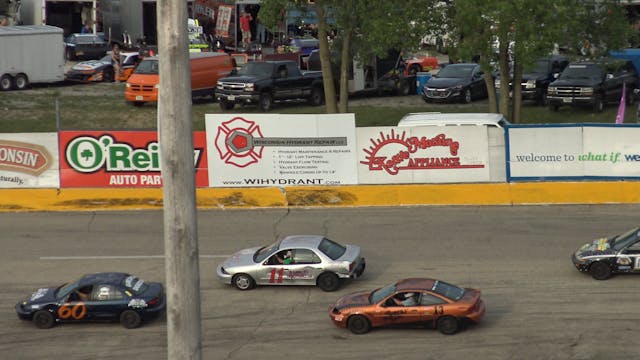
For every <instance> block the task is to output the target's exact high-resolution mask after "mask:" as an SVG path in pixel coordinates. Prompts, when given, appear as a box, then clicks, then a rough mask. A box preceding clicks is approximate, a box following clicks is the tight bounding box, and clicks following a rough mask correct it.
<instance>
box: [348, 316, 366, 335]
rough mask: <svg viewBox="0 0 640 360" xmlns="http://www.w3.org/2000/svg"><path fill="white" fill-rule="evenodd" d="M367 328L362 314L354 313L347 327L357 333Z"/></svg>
mask: <svg viewBox="0 0 640 360" xmlns="http://www.w3.org/2000/svg"><path fill="white" fill-rule="evenodd" d="M368 328H369V326H368V324H367V320H366V319H365V318H363V317H362V316H359V315H356V316H354V317H353V318H351V319H350V321H349V329H350V330H351V331H353V332H354V333H357V334H362V333H364V332H366V331H367V329H368Z"/></svg>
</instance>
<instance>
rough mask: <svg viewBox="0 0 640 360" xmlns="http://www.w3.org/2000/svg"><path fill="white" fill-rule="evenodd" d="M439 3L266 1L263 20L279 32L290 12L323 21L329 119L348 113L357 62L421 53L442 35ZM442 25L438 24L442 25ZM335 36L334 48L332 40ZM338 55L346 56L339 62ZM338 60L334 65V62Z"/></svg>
mask: <svg viewBox="0 0 640 360" xmlns="http://www.w3.org/2000/svg"><path fill="white" fill-rule="evenodd" d="M436 3H439V2H438V1H436V0H405V1H402V2H394V1H388V0H316V1H315V4H314V6H313V7H309V6H308V1H302V0H263V1H262V2H261V3H260V4H261V7H260V13H259V14H258V17H259V18H260V20H261V21H262V22H263V23H264V24H266V25H267V26H268V27H270V28H272V29H273V28H275V27H276V26H277V24H278V22H279V21H281V19H282V17H283V14H285V12H286V11H287V10H288V9H292V8H296V9H298V10H307V11H313V12H315V13H316V14H317V16H318V37H319V40H320V61H321V64H322V73H323V79H324V91H325V99H326V106H327V113H334V112H347V111H348V74H349V71H348V70H349V66H350V65H351V62H352V60H353V59H356V60H358V61H359V62H360V63H365V62H367V61H368V60H369V59H371V57H372V56H386V55H387V53H388V50H389V49H392V48H393V49H398V50H401V49H408V50H412V49H415V48H417V47H418V45H419V41H420V39H421V38H422V36H424V34H426V33H427V32H431V33H437V32H438V28H440V27H441V26H442V24H441V23H439V22H437V21H440V20H441V19H442V16H440V15H438V14H440V10H445V9H446V7H436V6H435V4H436ZM436 20H437V21H436ZM329 29H331V30H333V31H335V34H336V37H335V38H334V39H333V42H332V43H333V45H332V46H331V45H330V44H329V41H328V40H327V37H326V35H327V33H328V31H329ZM333 54H340V56H336V55H333ZM332 60H333V61H332ZM332 64H335V65H337V66H339V69H340V70H339V82H338V83H339V88H340V90H339V99H340V104H339V108H338V104H337V101H336V96H335V87H334V74H333V67H332Z"/></svg>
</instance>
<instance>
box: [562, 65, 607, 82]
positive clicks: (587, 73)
mask: <svg viewBox="0 0 640 360" xmlns="http://www.w3.org/2000/svg"><path fill="white" fill-rule="evenodd" d="M602 76H603V74H602V70H601V69H600V68H599V67H597V66H595V65H569V66H568V67H567V68H566V69H564V71H563V72H562V75H560V79H563V80H579V79H582V80H586V79H601V78H602Z"/></svg>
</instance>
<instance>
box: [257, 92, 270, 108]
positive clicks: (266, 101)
mask: <svg viewBox="0 0 640 360" xmlns="http://www.w3.org/2000/svg"><path fill="white" fill-rule="evenodd" d="M258 107H259V108H260V110H261V111H263V112H269V111H270V110H271V109H273V96H271V94H270V93H268V92H263V93H262V94H260V100H258Z"/></svg>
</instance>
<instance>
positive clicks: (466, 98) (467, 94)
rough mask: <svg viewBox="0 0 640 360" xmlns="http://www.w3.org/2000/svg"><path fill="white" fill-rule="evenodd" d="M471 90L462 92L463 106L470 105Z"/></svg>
mask: <svg viewBox="0 0 640 360" xmlns="http://www.w3.org/2000/svg"><path fill="white" fill-rule="evenodd" d="M471 100H472V98H471V89H466V90H465V91H464V96H463V97H462V102H463V103H465V104H470V103H471Z"/></svg>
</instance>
